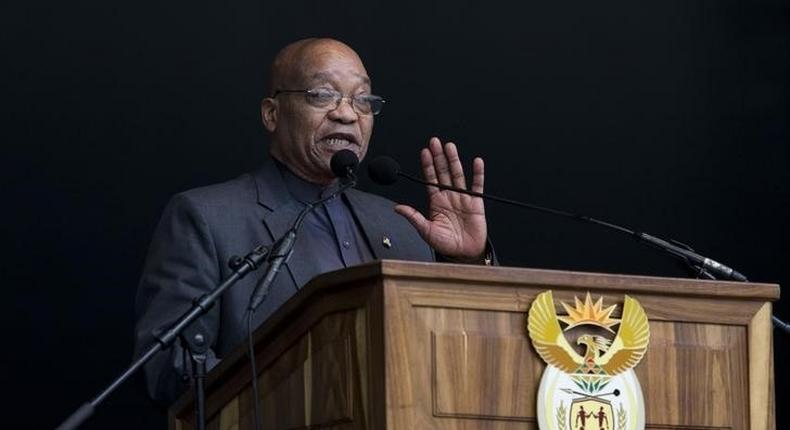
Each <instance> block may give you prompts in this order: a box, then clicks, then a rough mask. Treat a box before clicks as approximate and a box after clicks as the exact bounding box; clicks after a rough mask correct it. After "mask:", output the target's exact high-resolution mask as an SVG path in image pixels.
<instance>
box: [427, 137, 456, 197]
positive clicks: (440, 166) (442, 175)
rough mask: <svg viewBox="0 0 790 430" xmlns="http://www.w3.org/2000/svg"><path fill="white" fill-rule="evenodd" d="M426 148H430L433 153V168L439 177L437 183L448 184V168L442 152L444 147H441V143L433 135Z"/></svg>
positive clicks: (449, 180)
mask: <svg viewBox="0 0 790 430" xmlns="http://www.w3.org/2000/svg"><path fill="white" fill-rule="evenodd" d="M428 148H430V150H431V155H433V166H434V169H436V177H437V178H438V179H439V183H440V184H442V185H450V184H451V183H452V181H451V179H450V168H449V166H448V163H447V156H446V155H445V154H444V148H442V143H441V142H440V141H439V139H438V138H436V137H433V138H431V141H430V143H429V144H428Z"/></svg>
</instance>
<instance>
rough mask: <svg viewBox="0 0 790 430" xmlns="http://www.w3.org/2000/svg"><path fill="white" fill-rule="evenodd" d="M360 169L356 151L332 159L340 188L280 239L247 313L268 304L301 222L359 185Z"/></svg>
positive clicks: (309, 205)
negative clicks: (357, 175)
mask: <svg viewBox="0 0 790 430" xmlns="http://www.w3.org/2000/svg"><path fill="white" fill-rule="evenodd" d="M358 165H359V158H357V155H356V154H354V152H353V151H350V150H348V149H343V150H340V151H337V152H336V153H335V154H334V155H332V159H331V160H330V161H329V166H330V168H331V169H332V173H333V174H334V175H335V176H336V177H338V178H340V180H341V185H340V186H339V187H338V188H337V189H336V190H335V191H333V192H332V193H330V194H328V195H327V196H326V197H323V198H321V199H319V200H317V201H315V202H313V203H307V204H306V206H305V208H304V209H302V211H301V212H300V213H299V216H297V217H296V220H295V221H294V223H293V225H292V226H291V228H290V229H289V230H288V231H287V232H286V233H285V235H284V236H283V237H281V238H280V240H278V241H277V242H276V243H275V244H274V245H272V249H271V251H270V252H269V256H268V258H267V261H268V262H269V266H268V267H267V270H266V274H265V275H264V277H263V280H262V281H261V282H260V283H259V284H258V285H257V286H256V287H255V290H254V291H253V292H252V295H251V296H250V302H249V306H248V307H247V310H248V311H250V312H251V313H252V312H255V310H256V309H257V308H258V306H260V304H261V303H263V301H264V300H266V296H267V295H268V294H269V289H270V288H271V285H272V283H273V282H274V280H275V278H277V274H278V273H279V271H280V266H282V265H283V263H286V262H288V259H289V258H291V253H292V251H293V246H294V243H295V242H296V235H297V233H298V231H299V228H300V227H301V226H302V222H304V219H305V217H307V215H308V214H309V213H310V212H312V211H313V210H314V209H315V208H317V207H318V206H321V204H323V203H324V202H325V201H327V200H330V199H332V198H334V197H335V196H337V195H339V194H342V193H343V192H344V191H346V190H348V189H349V188H352V187H354V186H355V185H356V184H357V177H356V175H355V174H354V171H355V170H356V168H357V166H358Z"/></svg>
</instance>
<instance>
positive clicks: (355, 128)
mask: <svg viewBox="0 0 790 430" xmlns="http://www.w3.org/2000/svg"><path fill="white" fill-rule="evenodd" d="M305 51H306V52H305V53H304V54H303V55H300V57H301V58H300V59H297V60H296V61H295V63H294V64H295V65H294V67H293V68H292V71H293V73H292V76H288V77H287V79H286V80H284V82H288V84H287V85H290V86H292V87H291V88H275V90H304V89H317V88H326V89H333V90H336V91H339V92H340V93H342V94H343V95H344V96H354V95H359V94H370V91H371V88H370V79H369V78H368V76H367V72H366V71H365V67H364V66H363V65H362V61H361V60H360V59H359V57H358V56H357V55H356V53H354V51H352V50H351V49H350V48H348V47H347V46H345V45H342V44H339V43H324V44H319V45H317V46H313V47H311V48H309V49H306V50H305ZM273 103H274V105H273V106H274V107H275V109H276V111H277V112H276V121H274V124H273V126H272V125H270V124H268V123H267V121H266V119H265V116H266V114H265V113H264V123H265V124H266V126H267V128H268V129H269V131H270V132H272V155H274V157H275V158H277V159H278V160H280V161H281V162H283V163H284V164H286V165H287V166H288V167H289V168H290V169H291V170H292V171H293V172H294V173H296V174H297V175H299V176H300V177H302V178H304V179H306V180H308V181H310V182H314V183H319V184H327V183H329V182H331V181H332V180H333V179H334V176H333V175H332V173H331V169H330V167H329V161H330V160H331V158H332V155H333V154H334V153H335V152H337V151H339V150H341V149H349V150H351V151H353V152H354V153H355V154H356V155H357V157H359V159H360V160H362V158H363V157H364V156H365V153H366V152H367V149H368V142H369V141H370V135H371V133H372V131H373V114H371V113H368V114H360V113H358V112H357V111H356V110H354V108H353V106H352V103H351V99H350V98H346V99H343V100H342V101H341V102H340V104H339V105H338V106H337V108H335V106H334V104H332V105H330V106H329V107H327V108H318V107H314V106H311V105H310V104H308V102H307V101H306V98H305V95H304V94H301V93H281V94H279V95H278V96H277V97H276V99H274V100H273ZM264 110H265V105H264Z"/></svg>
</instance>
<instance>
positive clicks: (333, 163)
mask: <svg viewBox="0 0 790 430" xmlns="http://www.w3.org/2000/svg"><path fill="white" fill-rule="evenodd" d="M358 165H359V158H357V154H354V152H353V151H351V150H348V149H341V150H340V151H337V152H335V154H334V155H333V156H332V160H330V161H329V167H330V168H331V169H332V173H333V174H334V175H335V176H336V177H338V178H347V177H348V176H349V174H351V173H354V170H356V169H357V166H358Z"/></svg>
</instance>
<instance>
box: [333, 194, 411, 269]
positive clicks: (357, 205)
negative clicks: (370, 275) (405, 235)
mask: <svg viewBox="0 0 790 430" xmlns="http://www.w3.org/2000/svg"><path fill="white" fill-rule="evenodd" d="M345 194H346V197H347V198H348V201H349V203H350V204H351V210H352V212H354V216H355V217H357V220H358V221H359V225H360V226H361V227H362V231H363V232H364V233H365V236H367V240H368V244H369V245H370V250H371V252H373V257H374V258H376V259H377V260H385V259H389V260H397V259H408V256H407V255H406V254H404V251H405V250H404V249H403V247H402V246H399V245H400V244H399V243H398V238H397V237H396V236H397V235H396V232H395V231H392V229H391V227H392V226H391V223H388V222H387V220H385V219H384V218H383V217H382V215H381V213H380V212H379V211H377V210H375V208H372V207H371V206H370V205H369V204H367V205H366V204H365V201H364V195H363V194H362V193H361V192H359V191H357V190H353V189H352V190H349V191H346V193H345Z"/></svg>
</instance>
